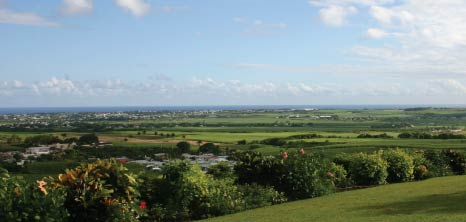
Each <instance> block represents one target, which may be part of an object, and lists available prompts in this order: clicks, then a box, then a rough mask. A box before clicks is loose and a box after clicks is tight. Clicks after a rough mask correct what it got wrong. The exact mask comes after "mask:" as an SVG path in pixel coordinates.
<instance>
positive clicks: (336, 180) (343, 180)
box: [329, 163, 353, 188]
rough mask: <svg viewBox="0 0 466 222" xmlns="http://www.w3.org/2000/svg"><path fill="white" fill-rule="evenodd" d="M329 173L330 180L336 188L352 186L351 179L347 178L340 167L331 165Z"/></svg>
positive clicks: (345, 172) (344, 170) (343, 169)
mask: <svg viewBox="0 0 466 222" xmlns="http://www.w3.org/2000/svg"><path fill="white" fill-rule="evenodd" d="M329 172H330V173H331V174H329V175H333V176H332V177H331V178H332V181H333V184H334V185H335V186H336V187H338V188H345V187H349V186H351V185H352V184H353V182H352V181H351V179H350V178H348V173H347V171H346V169H345V168H344V167H343V166H342V165H338V164H335V163H332V165H331V168H330V171H329Z"/></svg>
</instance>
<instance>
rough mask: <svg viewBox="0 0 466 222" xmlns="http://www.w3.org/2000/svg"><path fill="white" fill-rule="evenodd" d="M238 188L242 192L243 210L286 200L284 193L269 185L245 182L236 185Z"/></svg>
mask: <svg viewBox="0 0 466 222" xmlns="http://www.w3.org/2000/svg"><path fill="white" fill-rule="evenodd" d="M238 190H239V191H240V192H241V193H242V194H243V199H244V206H243V209H245V210H249V209H254V208H259V207H265V206H270V205H274V204H281V203H284V202H286V201H287V198H286V197H285V194H284V193H280V192H278V191H276V190H275V189H274V188H273V187H269V186H261V185H258V184H245V185H240V186H238Z"/></svg>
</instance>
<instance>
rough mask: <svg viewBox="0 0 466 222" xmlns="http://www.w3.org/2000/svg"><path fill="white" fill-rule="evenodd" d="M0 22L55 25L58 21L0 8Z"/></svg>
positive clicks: (57, 24)
mask: <svg viewBox="0 0 466 222" xmlns="http://www.w3.org/2000/svg"><path fill="white" fill-rule="evenodd" d="M0 23H5V24H15V25H31V26H49V27H57V26H60V24H59V23H57V22H53V21H50V20H48V19H46V18H44V17H41V16H39V15H37V14H34V13H28V12H16V11H12V10H9V9H2V8H0Z"/></svg>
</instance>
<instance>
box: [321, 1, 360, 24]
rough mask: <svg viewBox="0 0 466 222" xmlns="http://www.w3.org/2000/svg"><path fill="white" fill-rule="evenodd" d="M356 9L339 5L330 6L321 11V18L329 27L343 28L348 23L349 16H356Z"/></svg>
mask: <svg viewBox="0 0 466 222" xmlns="http://www.w3.org/2000/svg"><path fill="white" fill-rule="evenodd" d="M357 11H358V10H357V9H356V8H355V7H352V6H349V7H343V6H338V5H330V6H327V7H325V8H322V9H320V11H319V17H320V19H321V20H322V22H324V23H325V24H326V25H328V26H342V25H344V24H345V23H346V19H347V17H348V16H350V15H353V14H356V13H357Z"/></svg>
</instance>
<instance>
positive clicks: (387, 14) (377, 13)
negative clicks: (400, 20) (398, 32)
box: [370, 6, 395, 24]
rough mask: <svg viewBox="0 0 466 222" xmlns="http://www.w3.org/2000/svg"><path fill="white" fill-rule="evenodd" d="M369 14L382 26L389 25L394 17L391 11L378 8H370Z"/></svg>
mask: <svg viewBox="0 0 466 222" xmlns="http://www.w3.org/2000/svg"><path fill="white" fill-rule="evenodd" d="M370 14H371V15H372V17H374V18H375V19H376V20H377V21H379V22H380V23H383V24H391V23H392V19H393V17H394V16H395V15H394V14H395V13H394V12H393V11H392V10H390V9H387V8H384V7H380V6H372V7H371V9H370Z"/></svg>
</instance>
